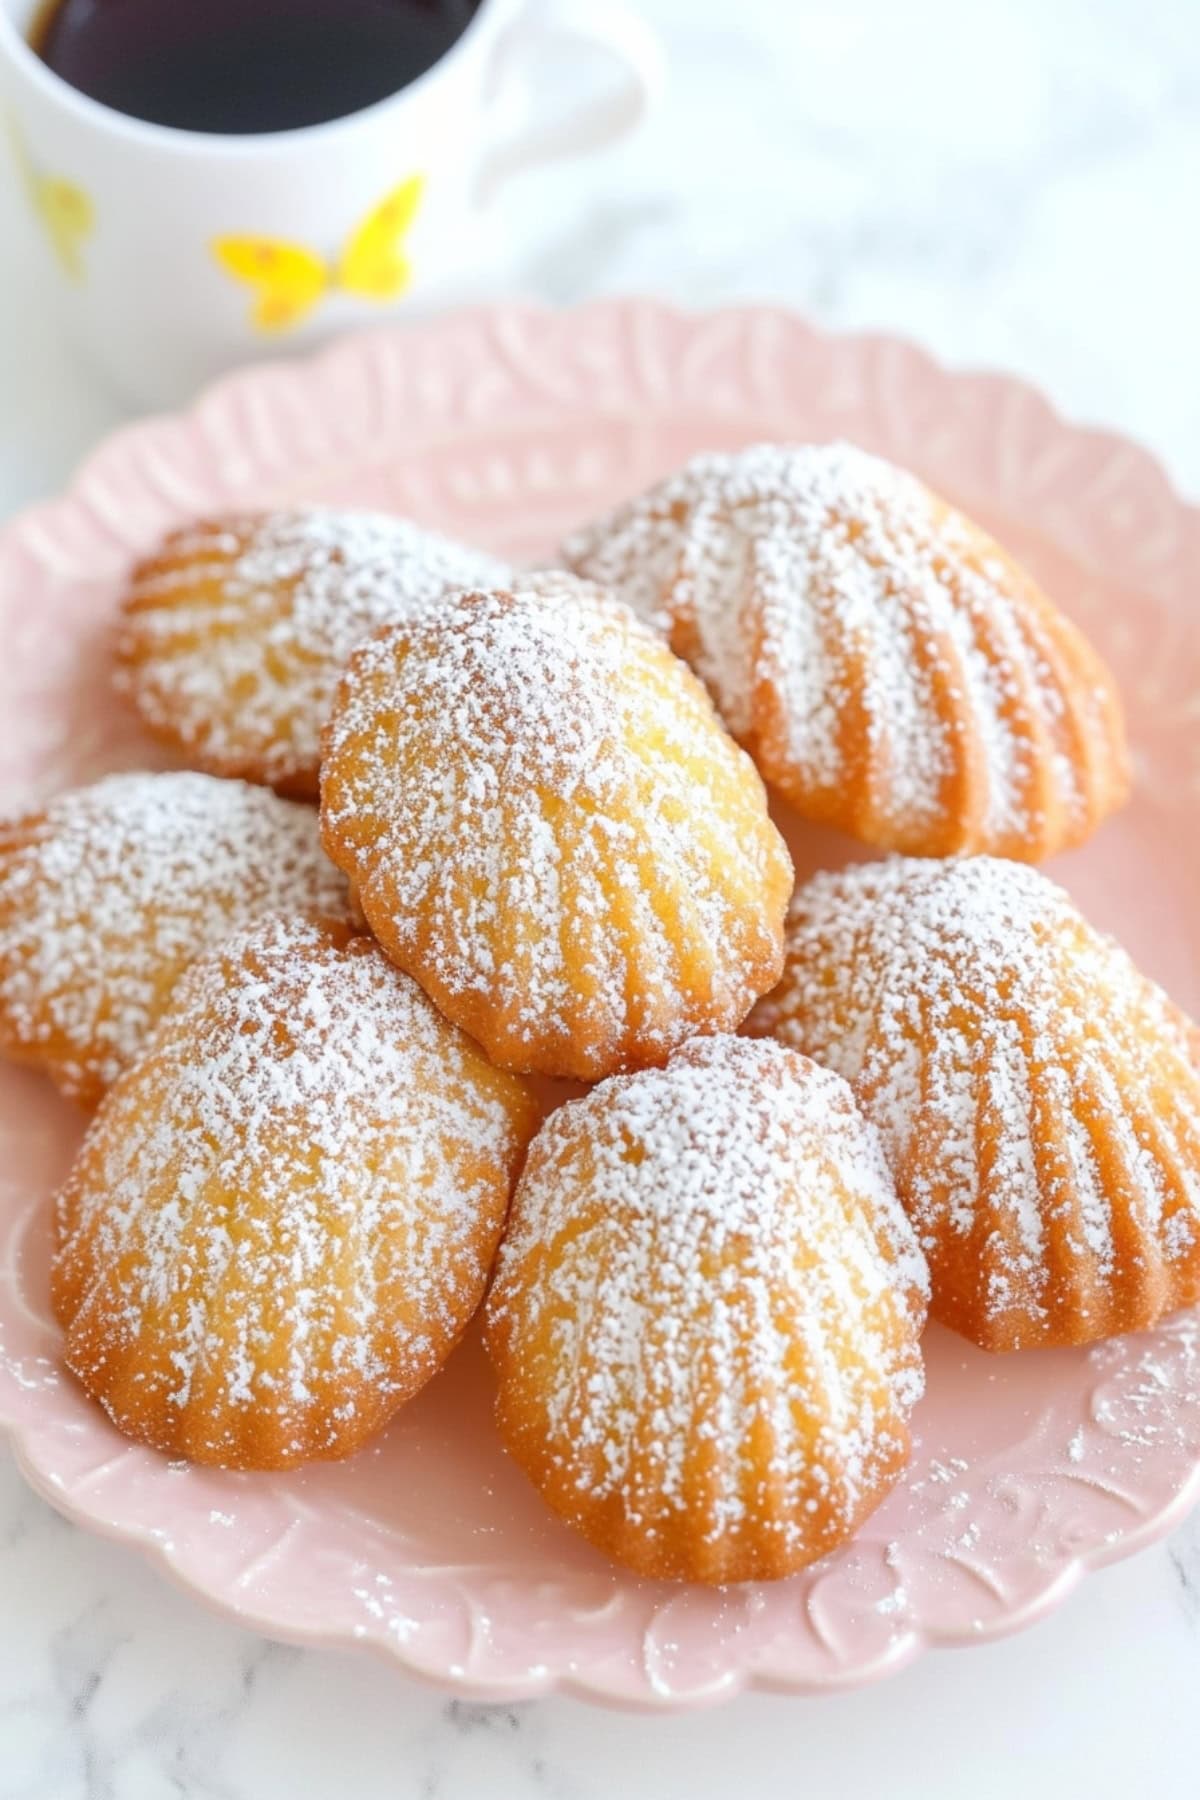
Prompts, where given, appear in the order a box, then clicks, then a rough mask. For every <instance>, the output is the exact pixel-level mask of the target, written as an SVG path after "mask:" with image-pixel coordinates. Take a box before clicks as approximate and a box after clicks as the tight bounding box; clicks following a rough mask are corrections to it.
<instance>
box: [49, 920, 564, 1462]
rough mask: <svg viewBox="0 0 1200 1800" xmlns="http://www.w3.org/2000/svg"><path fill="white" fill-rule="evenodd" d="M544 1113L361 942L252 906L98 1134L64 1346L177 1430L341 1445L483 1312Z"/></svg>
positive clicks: (225, 1449)
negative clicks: (514, 1193)
mask: <svg viewBox="0 0 1200 1800" xmlns="http://www.w3.org/2000/svg"><path fill="white" fill-rule="evenodd" d="M534 1123H535V1112H534V1108H533V1105H532V1103H531V1101H530V1099H529V1097H528V1096H527V1094H526V1093H525V1090H524V1088H523V1086H522V1084H521V1083H520V1082H519V1081H517V1080H516V1079H515V1078H514V1077H511V1076H503V1075H500V1074H498V1073H497V1072H496V1071H494V1070H491V1069H489V1068H488V1067H487V1065H486V1064H485V1063H484V1061H483V1059H482V1057H481V1056H480V1055H479V1053H478V1051H477V1050H476V1049H475V1048H474V1046H473V1045H471V1044H470V1042H469V1040H467V1039H465V1038H464V1037H463V1036H462V1035H461V1034H460V1033H458V1032H456V1031H455V1030H454V1028H453V1027H452V1026H450V1025H448V1024H447V1023H446V1021H445V1020H443V1019H442V1018H441V1017H440V1016H439V1015H438V1014H437V1013H436V1011H435V1010H434V1008H433V1007H432V1006H431V1005H430V1004H429V1002H428V1001H427V1000H426V999H425V997H424V995H423V994H422V993H421V991H420V989H419V988H417V986H416V984H415V983H413V982H412V981H410V980H409V979H408V977H407V976H405V975H403V974H401V973H400V971H399V970H397V969H394V968H393V967H392V966H391V965H390V964H389V963H388V961H387V959H386V958H385V957H384V956H383V954H382V952H381V951H379V949H378V948H377V946H375V945H374V944H372V943H371V942H370V940H368V939H365V938H351V937H349V936H348V933H347V932H346V931H345V930H344V929H343V928H335V927H332V926H329V925H325V924H322V923H319V922H315V921H314V922H310V921H306V920H303V919H296V918H292V919H283V918H270V919H267V920H265V921H263V922H260V923H259V924H258V925H257V926H255V927H253V928H252V929H250V930H249V931H247V932H244V933H242V934H240V935H239V936H237V937H235V938H233V939H231V940H230V941H229V942H228V943H227V944H226V945H225V946H224V947H223V948H222V949H221V950H220V951H218V952H216V953H215V954H213V955H212V956H210V957H209V958H207V959H205V960H203V961H202V962H200V963H199V964H197V965H196V966H195V967H194V968H193V970H192V971H191V972H190V974H189V975H188V976H186V977H185V978H184V981H183V982H182V983H181V985H180V988H179V990H178V993H177V998H176V1002H175V1004H174V1005H173V1006H172V1008H171V1010H170V1012H169V1013H168V1014H167V1016H166V1018H165V1019H164V1021H163V1024H162V1027H161V1029H160V1031H159V1032H158V1034H157V1035H156V1037H155V1038H154V1040H153V1042H152V1044H151V1046H150V1048H149V1049H148V1051H147V1053H146V1054H145V1055H144V1057H143V1058H141V1059H140V1060H139V1061H138V1062H137V1063H136V1064H135V1065H134V1067H133V1068H132V1069H131V1070H130V1071H129V1072H128V1074H127V1075H126V1076H125V1077H124V1079H123V1080H122V1081H121V1082H120V1083H119V1084H118V1085H117V1087H116V1088H114V1090H113V1091H112V1093H111V1094H110V1095H109V1097H108V1098H107V1100H106V1101H105V1103H104V1105H103V1106H102V1108H101V1110H100V1112H99V1114H98V1115H97V1118H96V1120H95V1122H94V1124H93V1126H92V1128H91V1131H90V1133H89V1135H88V1137H87V1139H86V1140H85V1144H84V1148H83V1151H82V1152H81V1156H80V1160H79V1163H78V1164H77V1167H76V1169H75V1171H74V1172H73V1173H72V1175H71V1177H70V1178H69V1180H68V1182H67V1185H66V1187H65V1189H64V1191H63V1194H62V1196H61V1198H60V1204H59V1222H60V1233H61V1237H62V1240H63V1244H64V1247H63V1249H62V1251H61V1252H60V1256H59V1259H58V1265H57V1268H56V1277H55V1289H56V1306H57V1310H58V1311H59V1313H60V1316H61V1317H62V1318H63V1322H64V1324H65V1326H66V1330H67V1360H68V1362H69V1363H70V1365H71V1367H72V1368H73V1369H75V1371H76V1372H77V1373H78V1374H79V1375H80V1376H81V1377H82V1379H83V1380H84V1382H85V1383H86V1385H88V1386H89V1388H90V1389H91V1390H92V1391H93V1392H95V1393H97V1394H98V1395H99V1397H100V1398H101V1399H104V1400H105V1401H106V1402H107V1403H108V1404H109V1405H110V1407H111V1409H112V1410H113V1412H114V1416H115V1417H116V1418H117V1422H118V1423H119V1424H122V1426H123V1428H124V1429H127V1430H132V1431H133V1433H134V1435H138V1436H146V1437H148V1438H149V1440H150V1441H152V1442H157V1443H159V1444H160V1445H161V1446H162V1447H164V1448H172V1449H175V1450H177V1451H179V1450H182V1451H183V1452H184V1453H186V1454H190V1455H192V1456H196V1457H200V1458H201V1459H202V1460H206V1461H213V1460H215V1461H233V1462H235V1463H240V1464H243V1465H250V1466H252V1465H253V1464H254V1463H266V1464H271V1465H277V1464H280V1463H282V1462H287V1461H291V1460H303V1459H304V1458H305V1457H308V1456H312V1455H328V1454H344V1453H345V1452H346V1451H347V1450H348V1449H352V1448H354V1447H355V1445H356V1443H357V1442H359V1441H361V1439H362V1437H363V1436H364V1435H366V1433H367V1432H368V1431H369V1430H370V1429H373V1428H374V1427H375V1426H376V1425H378V1424H379V1423H381V1422H382V1420H383V1419H384V1418H386V1417H387V1416H388V1414H389V1413H390V1412H391V1411H393V1410H394V1408H395V1406H396V1405H397V1404H398V1403H399V1401H400V1400H402V1399H403V1398H405V1397H406V1396H407V1395H408V1394H409V1393H411V1392H413V1391H414V1390H415V1388H416V1387H418V1386H420V1385H421V1384H422V1382H423V1381H424V1380H425V1379H427V1378H428V1376H429V1375H430V1374H431V1373H432V1372H433V1369H434V1368H435V1367H436V1366H437V1365H438V1363H439V1362H440V1360H441V1359H442V1357H443V1356H444V1355H445V1353H446V1352H447V1350H448V1348H449V1346H450V1345H451V1344H452V1343H453V1342H454V1340H455V1339H456V1337H457V1336H458V1334H459V1332H460V1331H461V1330H462V1328H463V1326H464V1325H465V1324H466V1322H467V1320H468V1319H469V1318H470V1316H471V1314H472V1312H473V1311H474V1309H475V1307H476V1305H477V1304H478V1302H479V1299H480V1298H481V1295H482V1292H483V1285H484V1282H485V1279H486V1276H487V1273H488V1268H489V1265H490V1260H491V1255H492V1252H493V1251H494V1249H495V1245H496V1242H497V1239H498V1237H499V1233H500V1228H501V1224H502V1222H503V1218H504V1212H505V1207H506V1204H507V1200H508V1192H509V1185H510V1182H511V1180H512V1178H513V1176H514V1174H515V1170H516V1163H517V1159H518V1157H519V1155H520V1153H521V1150H522V1149H523V1145H524V1141H525V1138H526V1137H527V1136H528V1134H529V1133H530V1132H531V1131H532V1129H533V1125H534Z"/></svg>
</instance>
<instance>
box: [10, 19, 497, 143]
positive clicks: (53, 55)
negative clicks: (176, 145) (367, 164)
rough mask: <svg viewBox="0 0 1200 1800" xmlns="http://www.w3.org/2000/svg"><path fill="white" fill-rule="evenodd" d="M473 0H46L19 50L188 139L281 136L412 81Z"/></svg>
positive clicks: (453, 34) (441, 51) (458, 28)
mask: <svg viewBox="0 0 1200 1800" xmlns="http://www.w3.org/2000/svg"><path fill="white" fill-rule="evenodd" d="M479 6H480V0H51V3H50V4H49V5H48V6H47V7H46V8H45V10H44V11H43V12H42V13H41V14H40V15H39V17H38V19H37V21H36V23H35V25H34V27H33V29H32V31H31V32H30V42H31V44H32V45H33V48H34V49H35V50H36V51H37V53H38V55H39V56H40V57H41V59H42V61H43V62H44V63H46V64H48V66H49V67H50V68H52V69H53V70H54V71H55V73H56V74H58V75H61V76H62V78H63V80H64V81H69V82H70V84H71V86H72V87H74V88H78V89H79V91H80V93H83V94H89V95H90V96H91V98H92V99H93V100H100V101H102V102H103V103H104V105H106V106H112V107H115V108H116V110H117V111H118V112H123V113H130V114H132V116H133V117H134V118H135V119H150V120H152V121H153V122H154V123H155V124H158V125H177V126H180V127H182V128H184V129H185V130H188V131H222V132H247V131H288V130H291V129H292V128H293V127H295V126H299V125H318V124H320V123H321V121H322V120H324V119H339V118H342V117H343V116H344V115H345V114H346V113H352V112H357V111H358V110H359V109H360V107H364V106H370V105H371V104H372V102H373V101H376V100H382V99H384V98H385V97H386V96H387V95H388V94H394V93H395V92H396V90H397V89H398V88H402V87H405V86H407V84H408V83H409V82H410V81H415V80H416V79H417V77H418V75H423V74H424V73H425V71H426V69H431V68H432V67H433V65H434V63H435V62H437V60H438V58H439V57H441V56H444V55H445V53H446V51H447V50H449V49H450V48H451V46H452V45H453V44H455V43H456V42H457V41H458V39H459V38H460V37H461V36H462V34H463V32H464V31H465V30H466V28H467V26H468V25H469V24H470V23H471V20H472V19H473V18H474V16H475V14H476V12H478V10H479Z"/></svg>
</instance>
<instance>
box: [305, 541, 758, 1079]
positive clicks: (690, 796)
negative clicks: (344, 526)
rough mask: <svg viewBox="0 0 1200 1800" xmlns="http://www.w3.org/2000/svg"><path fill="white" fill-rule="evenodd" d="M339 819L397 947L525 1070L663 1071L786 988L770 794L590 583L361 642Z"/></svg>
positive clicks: (522, 591)
mask: <svg viewBox="0 0 1200 1800" xmlns="http://www.w3.org/2000/svg"><path fill="white" fill-rule="evenodd" d="M322 821H323V828H324V833H325V842H326V845H327V847H328V848H329V851H330V854H331V855H332V856H334V857H335V858H336V859H338V860H339V861H340V862H341V864H342V866H343V867H344V868H345V869H346V870H347V872H348V873H350V874H352V875H353V878H354V879H355V881H356V883H357V884H358V888H359V892H360V895H361V900H362V905H363V907H364V910H365V912H366V915H367V917H368V919H369V920H370V922H371V924H372V927H373V929H374V930H375V932H376V934H377V936H378V937H379V938H380V941H381V942H382V943H383V944H384V945H385V946H386V948H387V949H388V950H389V952H390V953H391V954H392V955H393V956H395V957H396V959H397V960H398V961H399V962H400V963H401V965H402V966H403V967H405V968H408V969H409V970H410V971H411V972H412V973H414V974H416V975H417V976H418V977H419V979H420V980H421V981H422V982H423V983H424V984H425V985H426V986H427V987H428V988H429V990H430V991H431V992H432V993H433V994H434V996H435V998H436V999H437V1000H438V1002H439V1004H440V1005H442V1006H443V1008H444V1009H445V1010H446V1011H447V1012H449V1013H450V1015H451V1016H452V1017H454V1018H456V1019H457V1020H458V1021H459V1022H460V1023H462V1024H465V1025H466V1026H467V1027H468V1029H470V1030H472V1031H475V1032H476V1033H477V1034H478V1035H480V1036H481V1037H482V1038H483V1041H484V1042H485V1043H486V1044H487V1045H488V1047H489V1050H490V1051H491V1052H492V1054H493V1055H494V1056H495V1057H497V1058H498V1059H500V1060H503V1061H505V1062H506V1063H511V1064H512V1066H516V1067H525V1068H533V1067H537V1068H541V1069H543V1070H545V1071H546V1072H550V1073H573V1074H577V1075H579V1076H581V1077H585V1078H586V1077H588V1076H596V1075H599V1074H603V1073H606V1072H608V1071H610V1070H611V1069H613V1068H614V1067H617V1066H620V1064H621V1063H622V1062H623V1061H626V1060H633V1061H637V1060H642V1061H645V1060H654V1059H657V1058H658V1057H660V1056H662V1055H663V1054H665V1053H666V1052H667V1051H669V1050H670V1049H671V1048H672V1047H673V1045H674V1044H676V1043H678V1042H679V1041H680V1040H681V1039H682V1038H684V1037H686V1036H688V1035H690V1033H691V1032H692V1031H694V1030H696V1029H709V1030H711V1029H718V1028H721V1027H726V1028H728V1027H731V1026H733V1025H736V1024H737V1023H739V1022H740V1020H741V1019H742V1018H743V1016H744V1015H745V1012H746V1010H747V1009H748V1007H749V1006H750V1004H751V1002H752V1000H753V999H754V997H755V996H756V994H757V993H759V992H762V991H763V990H764V988H766V987H768V986H769V985H770V984H771V983H772V982H773V981H774V980H775V979H776V971H777V969H778V966H779V963H778V955H779V952H778V943H779V938H778V936H777V933H778V932H779V930H780V926H781V921H782V913H783V910H784V907H785V905H786V899H787V895H788V893H789V892H790V888H791V866H790V863H789V861H788V858H787V852H786V850H785V849H784V846H783V843H782V840H781V838H780V837H779V834H778V833H777V832H776V830H775V828H774V826H773V825H772V824H771V823H770V821H769V819H768V817H767V813H766V805H765V796H764V794H763V790H762V784H761V782H760V781H759V779H758V777H757V775H756V774H755V771H754V769H753V767H752V765H751V763H750V761H749V759H748V758H747V757H746V756H745V755H744V753H743V752H741V751H740V750H738V749H737V747H736V746H735V745H734V744H733V743H732V741H731V740H730V739H729V738H728V737H727V736H726V734H725V733H724V732H723V731H722V729H721V727H720V725H719V723H718V721H717V720H716V718H715V715H714V713H713V710H712V706H711V704H710V702H709V700H708V698H707V696H706V694H705V693H704V690H703V688H702V687H701V686H700V685H699V683H698V682H696V681H695V679H694V677H693V676H692V675H691V674H690V672H689V671H688V670H687V669H686V668H684V667H683V665H682V664H680V663H679V662H678V661H677V660H676V659H675V658H674V657H673V656H671V655H670V653H669V652H668V651H667V650H666V649H665V648H664V646H663V645H662V644H661V643H660V642H659V640H658V639H657V637H656V636H655V635H654V633H652V632H651V631H649V630H647V629H646V628H645V627H644V626H643V625H641V624H640V623H639V622H638V621H637V620H636V619H635V618H634V616H633V614H632V613H631V612H630V611H629V610H628V608H626V607H625V606H623V605H621V604H619V603H618V602H617V601H615V600H613V599H612V598H611V597H610V596H609V595H608V594H606V593H605V592H604V591H603V590H601V589H599V588H596V587H593V586H591V585H590V584H587V583H582V582H579V581H577V580H576V579H575V578H574V577H572V576H569V575H563V574H546V575H542V576H535V577H528V578H526V579H525V580H523V581H522V583H521V584H520V586H519V587H517V588H516V589H514V590H511V591H491V592H478V593H463V594H460V595H457V596H452V597H450V598H449V599H448V600H447V601H446V602H445V603H444V604H442V605H439V606H438V607H437V609H436V610H435V611H433V612H429V613H426V614H424V615H422V616H420V617H419V618H416V619H414V620H412V621H410V622H409V623H408V624H407V625H404V626H400V627H397V628H395V629H394V630H392V631H390V632H385V633H382V634H381V635H380V636H379V637H377V638H376V639H374V640H373V641H372V642H371V643H369V644H367V645H365V646H363V647H362V648H361V649H360V650H359V652H358V653H357V655H356V656H355V658H354V659H353V661H352V663H351V665H350V669H349V671H348V673H347V678H346V681H345V683H344V684H343V687H342V691H341V694H340V697H339V701H338V705H337V709H336V711H335V715H334V718H333V720H332V723H331V726H330V730H329V734H328V739H327V745H326V759H325V765H324V769H323V773H322Z"/></svg>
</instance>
